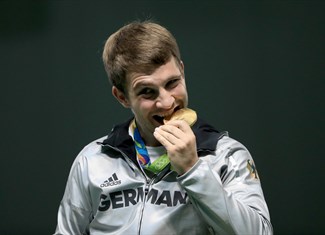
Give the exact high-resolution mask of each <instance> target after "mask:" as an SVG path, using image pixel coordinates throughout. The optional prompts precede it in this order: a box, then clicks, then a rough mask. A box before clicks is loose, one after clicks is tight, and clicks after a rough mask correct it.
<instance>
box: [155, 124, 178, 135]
mask: <svg viewBox="0 0 325 235" xmlns="http://www.w3.org/2000/svg"><path fill="white" fill-rule="evenodd" d="M157 130H159V131H162V132H166V134H167V133H169V134H171V135H174V136H175V137H177V138H179V139H180V138H182V137H183V135H184V132H183V131H182V130H181V129H180V128H178V127H177V126H175V125H168V124H166V125H162V126H160V127H158V129H157Z"/></svg>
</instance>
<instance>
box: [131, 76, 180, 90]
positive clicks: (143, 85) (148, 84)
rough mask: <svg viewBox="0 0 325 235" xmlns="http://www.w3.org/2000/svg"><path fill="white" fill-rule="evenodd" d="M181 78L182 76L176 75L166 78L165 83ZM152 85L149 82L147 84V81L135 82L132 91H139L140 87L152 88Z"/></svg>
mask: <svg viewBox="0 0 325 235" xmlns="http://www.w3.org/2000/svg"><path fill="white" fill-rule="evenodd" d="M180 78H182V74H178V75H171V76H170V77H168V78H167V79H166V81H167V83H168V82H169V81H170V80H173V79H180ZM152 85H154V84H153V83H151V82H147V81H140V82H137V83H136V85H135V86H134V87H133V90H136V89H139V88H141V87H146V86H152Z"/></svg>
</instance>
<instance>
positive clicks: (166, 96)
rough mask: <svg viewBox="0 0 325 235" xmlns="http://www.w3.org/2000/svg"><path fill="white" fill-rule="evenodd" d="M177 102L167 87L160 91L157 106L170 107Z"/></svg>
mask: <svg viewBox="0 0 325 235" xmlns="http://www.w3.org/2000/svg"><path fill="white" fill-rule="evenodd" d="M174 102H175V98H174V96H172V94H171V93H170V92H168V91H166V90H165V89H162V90H161V91H160V92H159V96H158V99H157V102H156V106H157V108H162V109H170V108H172V107H173V105H174Z"/></svg>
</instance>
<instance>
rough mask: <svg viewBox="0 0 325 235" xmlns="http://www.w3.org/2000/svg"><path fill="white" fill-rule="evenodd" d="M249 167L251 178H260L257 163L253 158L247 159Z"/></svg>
mask: <svg viewBox="0 0 325 235" xmlns="http://www.w3.org/2000/svg"><path fill="white" fill-rule="evenodd" d="M247 169H248V170H249V173H250V176H251V178H253V179H256V180H258V179H259V177H258V174H257V170H256V167H255V164H254V162H253V161H252V160H251V159H248V160H247Z"/></svg>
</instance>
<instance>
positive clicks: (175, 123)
mask: <svg viewBox="0 0 325 235" xmlns="http://www.w3.org/2000/svg"><path fill="white" fill-rule="evenodd" d="M167 125H171V126H174V127H177V128H178V129H180V130H182V131H183V132H186V131H188V130H189V129H191V127H190V125H189V124H188V123H187V122H185V121H184V120H171V121H169V122H168V123H167V124H166V125H163V126H167Z"/></svg>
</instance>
